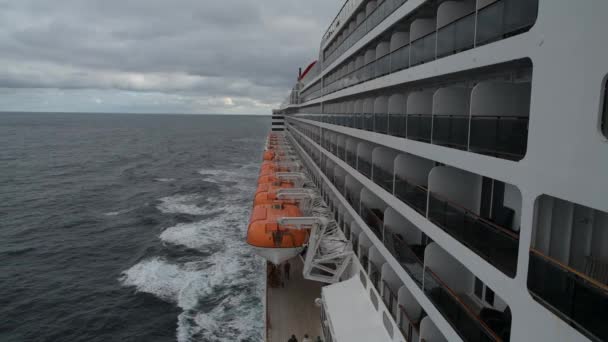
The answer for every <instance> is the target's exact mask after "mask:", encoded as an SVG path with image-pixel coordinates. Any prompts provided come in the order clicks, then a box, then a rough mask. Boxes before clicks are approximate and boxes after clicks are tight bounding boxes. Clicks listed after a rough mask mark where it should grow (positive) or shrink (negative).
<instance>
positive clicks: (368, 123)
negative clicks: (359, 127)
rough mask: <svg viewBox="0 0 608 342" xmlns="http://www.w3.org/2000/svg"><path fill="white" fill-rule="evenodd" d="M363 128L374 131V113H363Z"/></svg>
mask: <svg viewBox="0 0 608 342" xmlns="http://www.w3.org/2000/svg"><path fill="white" fill-rule="evenodd" d="M363 129H364V130H366V131H371V132H373V131H374V114H371V113H367V114H364V115H363Z"/></svg>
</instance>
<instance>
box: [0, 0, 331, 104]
mask: <svg viewBox="0 0 608 342" xmlns="http://www.w3.org/2000/svg"><path fill="white" fill-rule="evenodd" d="M340 5H341V3H340V1H335V2H332V1H327V0H312V1H300V0H263V1H253V0H223V1H203V0H175V1H165V0H138V1H109V0H89V1H82V0H61V1H59V0H58V1H42V0H20V1H17V2H13V1H1V0H0V8H1V10H0V51H2V54H1V55H0V62H2V63H3V64H5V65H6V67H5V68H3V69H0V87H6V88H20V89H35V88H58V89H67V90H78V89H101V90H104V91H111V90H115V91H132V92H133V91H134V92H158V93H160V94H177V95H185V96H194V95H195V94H199V96H207V97H209V98H215V97H234V98H235V99H239V100H238V101H237V102H238V104H239V105H241V106H242V107H243V108H244V109H246V108H247V106H255V105H254V104H259V103H265V104H269V103H270V104H276V103H277V102H280V101H281V100H282V97H283V96H285V94H286V93H287V91H288V90H289V88H290V87H291V86H292V84H293V83H294V81H295V76H296V72H297V68H298V67H304V66H305V65H306V64H307V63H308V62H310V61H311V60H313V59H315V58H316V53H317V52H318V51H317V50H318V42H319V40H320V37H321V35H322V33H323V32H324V30H325V28H326V26H327V25H328V24H329V21H330V20H331V19H332V17H333V16H334V15H335V12H336V11H337V10H338V9H339V6H340ZM239 101H240V102H239ZM248 101H249V102H248ZM233 102H234V101H233ZM234 103H236V102H234ZM1 109H2V108H0V110H1Z"/></svg>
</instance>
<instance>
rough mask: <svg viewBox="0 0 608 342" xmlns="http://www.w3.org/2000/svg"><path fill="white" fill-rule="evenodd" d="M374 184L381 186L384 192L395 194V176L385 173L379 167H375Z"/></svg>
mask: <svg viewBox="0 0 608 342" xmlns="http://www.w3.org/2000/svg"><path fill="white" fill-rule="evenodd" d="M373 168H374V172H373V176H374V179H373V181H374V183H376V184H378V185H380V186H381V187H382V188H384V190H386V191H388V192H390V193H391V194H392V193H393V174H392V173H391V172H388V171H385V170H384V169H383V168H381V167H379V166H378V165H374V166H373Z"/></svg>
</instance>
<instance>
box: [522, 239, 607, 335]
mask: <svg viewBox="0 0 608 342" xmlns="http://www.w3.org/2000/svg"><path fill="white" fill-rule="evenodd" d="M528 289H529V290H530V292H531V293H532V295H533V296H534V297H535V298H537V299H538V300H539V302H540V303H541V304H543V305H545V306H546V307H548V308H549V309H550V310H551V311H553V312H554V313H555V314H557V315H558V316H560V317H561V318H562V319H563V320H565V321H566V322H568V323H570V324H571V325H573V326H574V327H575V328H576V329H577V330H578V331H580V332H582V333H583V334H584V335H585V336H587V337H588V338H589V339H591V340H592V341H608V325H606V317H608V286H606V284H603V286H602V284H601V283H599V282H596V281H590V280H589V279H588V278H586V277H583V276H581V275H580V274H577V273H576V271H574V270H571V269H568V268H566V267H564V266H563V265H560V264H559V263H558V262H557V261H554V260H552V259H551V258H549V257H547V256H544V255H543V254H541V253H540V252H536V251H530V267H529V270H528Z"/></svg>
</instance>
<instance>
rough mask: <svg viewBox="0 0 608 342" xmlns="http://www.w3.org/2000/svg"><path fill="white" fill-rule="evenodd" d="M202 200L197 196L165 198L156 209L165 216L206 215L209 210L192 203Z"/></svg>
mask: <svg viewBox="0 0 608 342" xmlns="http://www.w3.org/2000/svg"><path fill="white" fill-rule="evenodd" d="M200 198H201V196H200V195H195V194H189V195H175V196H168V197H163V198H161V199H160V202H161V203H160V204H159V205H157V206H156V208H158V210H160V211H161V212H163V213H165V214H190V215H204V214H206V213H207V210H206V209H205V208H201V207H199V206H197V205H196V204H193V203H192V202H196V201H197V200H199V199H200Z"/></svg>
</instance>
